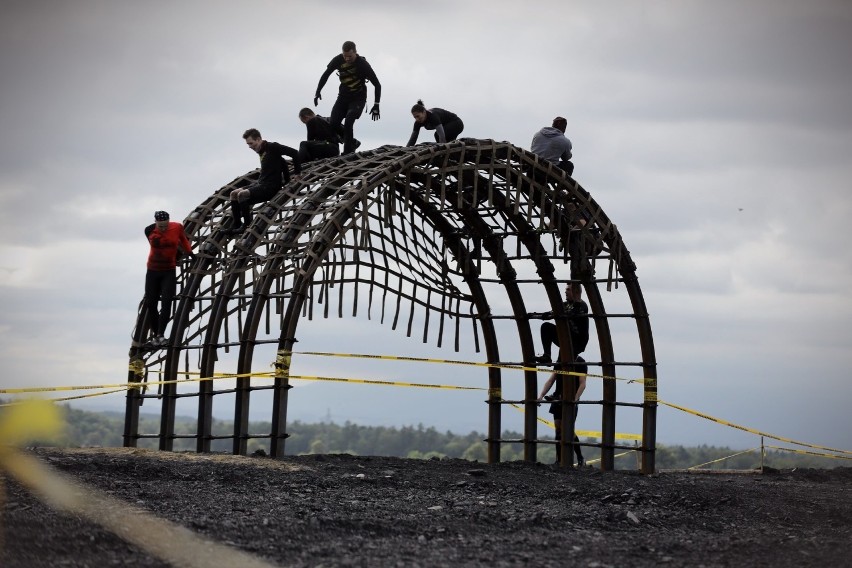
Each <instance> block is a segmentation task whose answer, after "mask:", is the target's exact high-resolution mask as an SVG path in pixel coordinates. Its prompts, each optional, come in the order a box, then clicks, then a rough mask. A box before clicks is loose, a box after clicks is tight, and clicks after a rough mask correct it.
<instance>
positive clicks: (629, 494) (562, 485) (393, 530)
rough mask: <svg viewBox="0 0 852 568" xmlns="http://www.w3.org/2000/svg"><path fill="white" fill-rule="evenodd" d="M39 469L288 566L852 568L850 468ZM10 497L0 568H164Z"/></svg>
mask: <svg viewBox="0 0 852 568" xmlns="http://www.w3.org/2000/svg"><path fill="white" fill-rule="evenodd" d="M30 453H32V454H34V455H36V456H37V457H38V458H39V459H41V460H42V461H44V462H46V463H48V464H49V465H51V466H53V467H55V468H56V469H58V470H60V471H62V472H64V473H65V474H67V475H69V476H71V477H72V478H73V479H75V480H77V481H80V482H84V483H86V484H89V485H90V486H92V487H94V488H96V489H98V490H99V491H101V492H104V493H106V494H108V495H111V496H112V497H115V498H117V499H120V500H122V501H125V502H127V503H128V504H129V505H133V506H135V507H141V508H143V509H147V510H148V511H150V512H152V513H153V514H155V515H157V516H158V517H160V518H164V519H168V520H170V521H173V522H175V523H177V524H179V525H182V526H183V527H186V528H188V529H190V530H192V531H194V532H196V533H198V534H200V535H202V536H204V537H205V538H208V539H210V540H214V541H216V542H219V543H224V544H227V545H229V546H233V547H236V548H238V549H241V550H242V551H244V552H247V553H250V554H252V555H256V556H258V557H260V558H262V559H264V560H266V561H268V562H270V563H272V564H278V565H280V566H314V567H316V566H424V567H425V566H516V565H531V566H571V565H578V566H587V567H604V566H657V565H659V564H668V565H670V566H707V567H710V566H795V567H797V568H800V567H803V566H852V561H850V558H849V554H850V552H852V522H850V521H852V468H839V469H834V470H813V469H810V470H802V469H800V470H793V471H771V470H770V471H767V472H764V473H763V474H742V473H740V474H737V473H725V474H689V473H682V472H681V473H677V472H670V473H658V474H654V475H649V476H646V475H641V474H639V473H636V472H623V471H619V472H607V473H602V472H600V471H598V470H596V469H592V468H584V469H582V470H562V469H556V468H554V467H553V466H549V465H542V464H528V463H520V462H511V463H501V464H494V465H488V464H482V463H476V462H468V461H464V460H459V459H441V460H437V459H434V460H426V461H423V460H411V459H401V458H390V457H356V456H349V455H310V456H291V457H286V458H284V459H282V460H272V459H270V458H262V457H236V456H222V455H196V454H171V453H160V452H154V451H148V450H132V449H97V450H92V449H88V450H60V449H50V448H42V449H35V450H30ZM5 487H6V499H5V503H4V505H3V509H2V522H3V532H4V548H3V550H2V552H0V566H4V567H7V568H18V567H22V568H23V567H27V568H32V567H39V566H70V567H78V566H79V567H83V566H85V567H98V568H103V567H105V566H127V565H130V566H167V565H168V564H166V563H165V562H163V561H161V560H159V559H157V558H155V557H152V556H150V555H149V554H148V553H146V552H143V551H141V550H139V549H138V548H136V547H135V546H134V545H131V544H128V543H126V542H124V541H123V540H121V539H120V538H119V537H117V536H115V535H114V534H112V533H111V532H109V531H107V530H105V529H103V528H101V527H99V526H96V525H93V524H91V523H89V522H87V521H85V520H83V519H81V518H79V517H78V516H76V515H71V514H66V513H60V512H56V511H54V510H52V509H50V508H49V507H48V506H47V505H45V504H43V503H42V502H41V501H39V500H38V499H37V498H36V497H34V496H33V495H32V494H31V493H29V492H28V491H27V490H25V489H24V488H23V487H22V486H20V485H19V484H17V483H16V482H14V481H11V480H9V479H5Z"/></svg>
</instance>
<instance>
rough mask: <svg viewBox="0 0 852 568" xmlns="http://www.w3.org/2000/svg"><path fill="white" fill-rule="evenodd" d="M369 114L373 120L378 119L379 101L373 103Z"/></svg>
mask: <svg viewBox="0 0 852 568" xmlns="http://www.w3.org/2000/svg"><path fill="white" fill-rule="evenodd" d="M370 116H372V117H373V120H379V118H381V117H380V116H379V103H376V104H374V105H373V108H371V109H370Z"/></svg>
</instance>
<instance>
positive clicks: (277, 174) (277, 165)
mask: <svg viewBox="0 0 852 568" xmlns="http://www.w3.org/2000/svg"><path fill="white" fill-rule="evenodd" d="M258 154H259V155H260V177H259V178H258V180H257V184H258V185H260V186H263V187H273V188H280V187H281V178H282V177H283V178H284V183H285V184H287V183H289V182H290V172H289V168H288V167H287V161H286V160H285V159H284V156H290V157H291V158H292V159H293V169H294V170H295V173H297V174H300V173H302V163H301V162H300V161H299V151H298V150H295V149H293V148H291V147H289V146H285V145H283V144H279V143H278V142H267V141H266V140H264V141H263V144H262V145H261V147H260V152H258Z"/></svg>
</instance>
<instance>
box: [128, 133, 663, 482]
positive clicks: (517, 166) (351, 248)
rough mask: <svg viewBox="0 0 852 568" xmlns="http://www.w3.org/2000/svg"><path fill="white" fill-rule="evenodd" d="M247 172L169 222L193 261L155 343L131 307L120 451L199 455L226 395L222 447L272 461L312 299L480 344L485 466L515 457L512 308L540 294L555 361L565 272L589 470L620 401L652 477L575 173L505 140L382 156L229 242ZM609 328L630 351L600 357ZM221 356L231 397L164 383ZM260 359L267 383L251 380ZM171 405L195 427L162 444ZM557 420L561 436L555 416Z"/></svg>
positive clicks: (642, 328) (628, 314)
mask: <svg viewBox="0 0 852 568" xmlns="http://www.w3.org/2000/svg"><path fill="white" fill-rule="evenodd" d="M258 174H259V172H258V171H254V172H250V173H248V174H246V175H244V176H242V177H239V178H237V179H235V180H233V181H232V182H231V183H229V184H227V185H226V186H224V187H223V188H221V189H220V190H219V191H217V192H216V193H214V194H213V195H211V196H210V197H209V198H208V199H207V200H206V201H205V202H203V203H202V204H201V205H199V206H198V207H197V208H196V209H195V210H194V211H193V212H192V213H190V214H189V215H188V216H187V217H186V219H185V220H184V226H185V229H186V233H187V236H188V237H189V239H190V241H192V242H193V250H194V251H195V255H194V258H192V260H191V261H187V262H184V263H183V264H181V265H180V271H179V280H178V294H177V299H176V303H175V308H174V316H173V318H172V320H171V323H170V330H169V332H168V333H167V338H168V345H167V346H166V347H165V348H163V349H159V350H156V351H148V350H145V349H144V348H143V345H144V344H145V339H146V338H147V333H148V330H147V328H148V326H147V314H146V310H145V308H144V307H140V312H139V318H138V321H137V323H136V327H135V329H134V332H133V338H132V339H133V342H132V345H131V349H130V370H129V376H128V380H129V381H130V382H132V383H140V386H139V388H131V389H130V390H129V391H128V396H127V410H126V420H125V432H124V444H125V446H135V445H136V444H137V441H138V440H139V439H141V438H157V439H158V440H159V447H160V449H162V450H172V449H173V444H174V440H175V439H178V438H194V439H195V440H196V449H197V451H199V452H207V451H210V446H211V442H212V440H214V439H216V438H217V436H213V434H212V424H213V412H212V411H213V403H214V399H215V398H216V397H222V396H225V395H227V396H229V397H232V398H233V399H234V431H233V434H232V435H229V436H226V437H227V438H230V439H232V441H233V453H235V454H245V453H246V449H247V441H248V440H249V439H252V438H266V439H268V440H269V450H270V454H271V455H272V456H281V455H284V452H285V442H286V438H287V433H286V417H287V406H288V402H289V398H290V389H291V388H292V385H291V384H290V378H289V367H290V365H291V363H292V359H291V357H294V356H296V355H292V350H293V348H294V343H295V341H296V332H297V329H298V327H299V325H300V324H301V325H303V326H304V325H309V324H310V320H311V319H312V318H313V317H314V315H315V311H316V310H318V309H319V308H320V307H321V308H322V310H323V312H322V315H323V317H325V318H327V317H329V316H330V315H331V314H330V313H329V311H330V305H331V302H330V301H329V299H330V297H331V295H335V296H336V299H337V305H338V310H337V312H338V313H337V314H336V315H337V317H344V309H343V306H344V304H346V305H349V303H351V306H352V310H351V314H350V313H348V310H346V312H347V316H346V317H348V316H349V315H351V317H363V316H365V315H366V316H367V317H368V318H370V319H379V321H380V323H383V324H386V325H387V324H389V325H391V326H392V329H394V330H397V329H399V331H402V330H405V333H406V334H407V335H409V336H411V335H412V334H413V333H414V334H415V335H416V336H418V337H419V336H420V335H421V332H420V331H415V330H414V329H413V325H414V322H415V321H416V322H418V323H420V324H422V340H423V341H424V342H431V341H434V342H435V343H436V345H437V346H438V347H445V346H446V344H447V343H449V342H450V341H451V342H452V343H453V346H454V348H455V350H456V351H458V350H459V346H460V343H461V342H469V343H472V346H473V349H475V351H476V352H477V353H480V352H484V361H483V362H487V363H490V364H491V365H489V366H487V367H484V369H485V371H484V375H486V376H485V377H483V383H487V386H488V400H487V414H488V419H487V422H488V430H487V431H488V438H487V440H486V443H487V447H488V460H489V461H490V462H496V461H499V460H500V446H501V444H502V443H522V444H523V447H524V458H525V459H527V460H530V461H534V460H535V456H536V448H537V444H541V443H553V440H549V441H546V440H543V439H539V436H538V426H537V419H536V414H537V413H536V408H537V401H536V397H537V374H538V373H537V372H536V370H535V350H536V346H537V345H538V325H537V324H538V322H537V321H536V316H535V314H531V313H530V312H529V311H528V309H527V307H526V306H527V305H528V302H529V301H530V300H531V299H533V298H535V299H537V300H539V301H540V302H541V301H544V300H545V299H546V301H547V302H548V303H549V308H550V309H551V310H552V312H553V314H554V318H555V322H556V326H557V334H558V336H559V339H560V345H562V346H563V355H562V357H563V359H564V360H566V361H569V360H573V353H572V352H571V351H572V350H571V348H570V334H569V332H568V324H567V320H566V317H565V313H564V308H563V299H562V290H563V288H564V285H565V283H567V282H568V281H571V280H574V281H579V282H581V283H582V285H583V289H584V292H585V298H586V301H587V302H588V304H589V308H590V310H589V311H590V314H589V317H590V323H591V325H590V333H591V336H592V338H591V340H590V347H591V346H593V345H594V346H596V347H597V350H598V351H599V352H600V360H599V361H593V360H590V361H589V365H590V369H589V372H590V374H591V373H596V374H598V375H601V376H602V377H603V378H601V379H600V380H601V381H602V383H603V385H602V396H601V400H596V401H584V403H585V404H589V405H597V406H599V407H600V412H601V443H600V444H599V446H600V448H601V467H602V469H605V470H608V469H613V468H614V455H615V451H617V450H619V449H622V448H626V449H636V448H635V447H634V446H625V445H621V444H619V443H617V442H616V416H617V410H618V409H620V408H624V409H627V408H634V409H640V411H641V413H642V418H641V423H642V443H641V447H640V448H639V451H640V452H641V466H640V467H641V469H642V471H644V472H653V471H654V450H655V438H656V432H655V429H656V360H655V354H654V346H653V339H652V334H651V327H650V321H649V318H648V314H647V310H646V308H645V304H644V299H643V297H642V293H641V289H640V287H639V283H638V280H637V278H636V266H635V264H634V262H633V260H632V258H631V256H630V253H629V251H628V249H627V248H626V246H625V245H624V243H623V241H622V238H621V235H620V234H619V233H618V230H617V228H616V226H615V225H614V224H613V223H612V222H611V221H610V219H609V218H608V217H607V216H606V215H605V213H604V212H603V211H602V210H601V208H600V207H599V206H598V205H597V203H596V202H595V201H594V200H593V199H592V198H591V196H590V195H589V193H588V192H587V191H586V190H584V189H583V188H582V187H581V186H580V185H579V184H578V183H577V182H576V181H575V180H573V179H572V178H570V177H568V176H566V175H565V174H564V172H562V171H561V170H559V169H558V168H555V167H553V166H552V165H551V164H549V163H547V162H545V161H543V160H541V159H539V158H537V157H536V156H535V155H534V154H532V153H530V152H528V151H526V150H523V149H521V148H518V147H515V146H513V145H511V144H509V143H506V142H495V141H492V140H474V139H462V140H458V141H455V142H450V143H447V144H421V145H418V146H414V147H407V148H402V147H397V146H384V147H381V148H377V149H375V150H371V151H366V152H361V153H358V154H349V155H345V156H341V157H338V158H330V159H326V160H321V161H317V162H311V163H310V164H307V165H306V167H304V168H303V175H302V177H301V178H300V179H299V180H293V181H291V182H290V183H289V184H288V185H287V186H286V187H284V188H283V189H282V191H280V192H279V193H278V194H277V195H276V196H275V197H274V198H273V199H272V200H270V201H269V202H266V203H263V204H260V205H258V206H256V207H255V215H254V220H253V222H252V224H251V226H250V227H249V228H248V229H247V230H246V231H245V232H244V233H243V234H242V235H240V236H238V237H236V238H234V237H229V236H227V235H226V229H227V228H229V226H230V208H229V206H228V196H229V194H230V192H231V191H232V190H233V189H235V188H239V187H244V186H246V185H248V184H249V183H251V182H252V181H254V180H256V179H257V176H258ZM619 290H620V291H622V292H626V299H625V300H624V301H622V302H620V303H619V305H618V306H617V307H616V309H615V310H610V312H609V313H608V312H607V306H605V303H604V298H605V297H606V296H607V294H610V293H612V292H614V291H619ZM365 304H366V312H367V313H366V314H364V313H363V311H364V310H365V308H364V305H365ZM359 310H361V311H360V313H359ZM624 321H627V322H630V327H631V328H632V330H633V331H632V332H630V334H631V335H632V336H633V339H635V340H636V345H637V347H636V349H635V350H633V351H630V350H628V351H629V353H628V357H627V358H624V357H622V359H621V360H618V359H617V358H616V346H615V342H614V336H616V335H618V336H621V335H624V333H619V334H615V333H613V332H612V326H613V322H624ZM534 338H535V339H534ZM565 346H569V347H567V348H566V347H565ZM327 351H340V349H334V348H332V347H330V348H329V349H327ZM590 352H591V350H590V349H587V350H586V354H589V353H590ZM503 353H508V354H509V355H508V357H513V358H514V360H513V361H511V360H507V356H505V355H503ZM586 358H587V359H588V358H589V357H588V356H586ZM628 359H632V360H628ZM226 361H227V365H228V366H229V368H228V372H231V373H234V374H235V376H236V378H235V379H234V380H233V381H232V383H233V385H234V386H233V388H220V387H219V382H217V381H215V380H200V381H199V380H196V381H185V384H182V382H183V380H185V379H186V378H188V377H191V376H194V377H215V376H217V373H222V369H221V367H222V366H223V365H225V362H226ZM271 364H274V368H275V372H274V373H273V375H274V376H273V377H270V378H257V377H256V376H252V375H256V373H255V372H253V369H255V368H263V369H264V370H266V369H269V368H270V365H271ZM217 365H218V367H217ZM507 366H508V367H522V370H513V371H512V372H513V373H522V375H523V379H522V381H523V396H522V397H521V398H519V399H518V400H507V399H505V398H504V397H503V395H502V393H503V389H502V382H503V373H504V371H505V369H506V367H507ZM628 370H632V371H628ZM631 372H632V373H633V377H634V378H637V379H639V378H641V379H642V381H641V383H642V384H643V387H642V391H641V393H642V396H641V399H640V400H633V401H628V400H622V401H619V400H618V397H617V395H618V394H619V393H618V392H617V382H618V379H616V377H622V376H624V375H625V374H630V373H631ZM590 380H591V379H590ZM149 381H150V382H153V381H157V382H158V389H157V392H153V390H154V389H153V385H151V386H150V387H149V386H148V385H147V382H149ZM160 381H162V383H160ZM570 383H571V381H566V384H570ZM179 387H180V388H179ZM566 388H570V387H566ZM259 390H265V391H271V396H272V405H271V408H272V415H271V429H270V430H271V431H269V432H264V433H251V432H249V431H248V427H249V420H248V417H249V410H250V405H251V402H252V394H253V393H254V392H256V391H259ZM566 395H568V396H571V395H572V393H569V392H566ZM185 398H192V399H197V405H195V406H194V407H195V408H196V409H197V417H198V420H197V429H196V431H195V432H193V433H190V434H176V433H175V408H176V404H177V401H178V400H179V399H185ZM146 401H153V402H152V403H151V404H159V405H160V431H159V432H157V433H153V434H144V433H140V431H139V409H140V406H141V405H142V404H143V403H144V402H146ZM508 404H515V405H518V406H521V407H523V408H524V410H525V418H524V433H523V437H522V439H517V440H502V439H501V431H502V430H501V416H502V413H503V411H504V409H505V408H506V406H507V405H508ZM565 404H566V406H571V404H569V403H565ZM584 412H585V411H584ZM571 415H572V414H570V413H568V414H566V416H571ZM564 423H565V424H564V426H563V427H564V429H565V431H566V432H568V433H570V432H571V431H572V430H573V426H574V424H573V420H565V421H564ZM562 439H563V440H568V441H570V436H563V438H562ZM563 443H564V442H563ZM593 445H597V444H593ZM566 454H570V448H569V450H568V451H563V452H562V455H563V456H565V455H566ZM569 459H570V455H569ZM569 463H570V462H569Z"/></svg>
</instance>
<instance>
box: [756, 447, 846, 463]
mask: <svg viewBox="0 0 852 568" xmlns="http://www.w3.org/2000/svg"><path fill="white" fill-rule="evenodd" d="M764 448H771V449H773V450H783V451H785V452H792V453H794V454H802V455H806V456H817V457H820V458H833V459H836V460H852V456H838V455H836V454H825V453H822V452H810V451H808V450H797V449H795V448H783V447H781V446H764Z"/></svg>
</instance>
